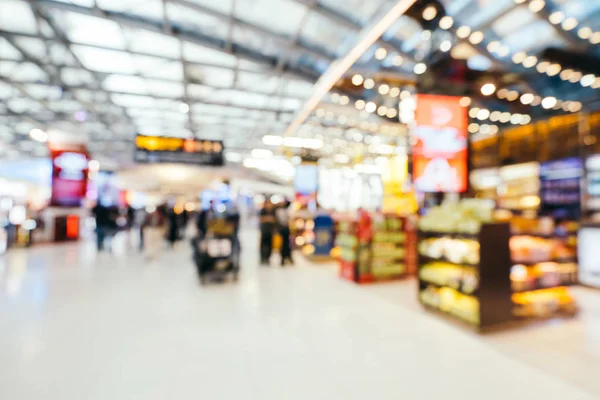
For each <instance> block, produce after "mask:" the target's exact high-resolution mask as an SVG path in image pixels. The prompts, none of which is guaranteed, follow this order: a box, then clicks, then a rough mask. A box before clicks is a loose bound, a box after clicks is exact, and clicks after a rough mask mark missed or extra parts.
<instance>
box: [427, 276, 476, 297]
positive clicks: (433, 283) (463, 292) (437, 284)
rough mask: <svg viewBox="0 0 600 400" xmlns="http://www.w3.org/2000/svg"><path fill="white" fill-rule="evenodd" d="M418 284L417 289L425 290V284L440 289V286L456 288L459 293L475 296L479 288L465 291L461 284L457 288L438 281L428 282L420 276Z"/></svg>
mask: <svg viewBox="0 0 600 400" xmlns="http://www.w3.org/2000/svg"><path fill="white" fill-rule="evenodd" d="M419 284H420V286H421V288H420V289H419V290H420V291H423V290H425V289H424V288H426V287H427V286H433V287H436V288H438V289H441V288H450V289H454V290H456V291H457V292H459V293H461V294H464V295H465V296H472V297H477V296H478V295H479V290H478V289H475V290H474V291H472V292H468V291H465V290H464V289H463V288H462V285H460V286H461V287H458V288H456V287H453V286H450V285H441V284H439V283H435V282H430V281H428V280H425V279H422V278H419Z"/></svg>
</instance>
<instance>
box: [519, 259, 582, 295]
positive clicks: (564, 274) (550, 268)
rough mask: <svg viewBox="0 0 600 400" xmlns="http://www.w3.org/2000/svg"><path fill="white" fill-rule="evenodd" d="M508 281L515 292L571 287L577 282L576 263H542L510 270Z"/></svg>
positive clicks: (520, 265)
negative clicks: (509, 280)
mask: <svg viewBox="0 0 600 400" xmlns="http://www.w3.org/2000/svg"><path fill="white" fill-rule="evenodd" d="M510 279H511V282H512V288H513V290H514V291H515V292H524V291H530V290H536V289H543V288H553V287H557V286H563V285H572V284H574V283H576V282H577V264H576V263H565V264H561V263H557V262H542V263H538V264H534V265H532V266H525V265H522V264H517V265H514V266H513V267H512V268H511V273H510Z"/></svg>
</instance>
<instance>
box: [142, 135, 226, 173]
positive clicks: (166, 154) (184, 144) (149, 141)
mask: <svg viewBox="0 0 600 400" xmlns="http://www.w3.org/2000/svg"><path fill="white" fill-rule="evenodd" d="M134 159H135V161H137V162H139V163H183V164H197V165H210V166H221V165H223V164H224V159H223V142H221V141H219V140H201V139H182V138H169V137H157V136H142V135H138V136H137V137H136V138H135V154H134Z"/></svg>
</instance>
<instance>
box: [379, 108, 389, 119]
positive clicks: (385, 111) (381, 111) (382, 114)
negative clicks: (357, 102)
mask: <svg viewBox="0 0 600 400" xmlns="http://www.w3.org/2000/svg"><path fill="white" fill-rule="evenodd" d="M387 111H388V109H387V107H386V106H379V108H378V109H377V115H379V116H380V117H383V116H384V115H386V114H387Z"/></svg>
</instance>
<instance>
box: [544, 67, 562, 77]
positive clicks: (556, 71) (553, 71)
mask: <svg viewBox="0 0 600 400" xmlns="http://www.w3.org/2000/svg"><path fill="white" fill-rule="evenodd" d="M561 70H562V67H561V65H560V64H550V66H549V67H548V69H547V70H546V74H547V75H548V76H555V75H558V74H559V73H560V71H561Z"/></svg>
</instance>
